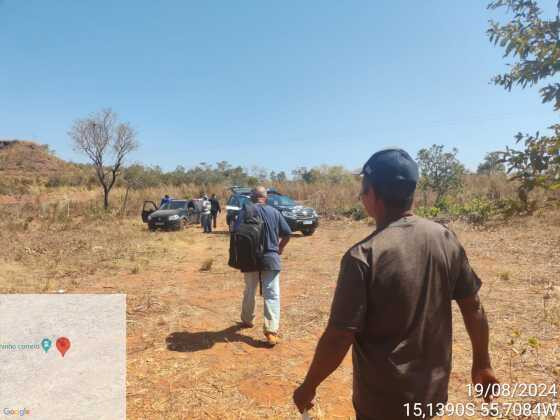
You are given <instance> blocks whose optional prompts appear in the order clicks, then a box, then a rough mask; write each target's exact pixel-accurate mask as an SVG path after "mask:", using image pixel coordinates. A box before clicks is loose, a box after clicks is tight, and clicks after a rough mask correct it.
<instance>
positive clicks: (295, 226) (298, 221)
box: [267, 191, 319, 236]
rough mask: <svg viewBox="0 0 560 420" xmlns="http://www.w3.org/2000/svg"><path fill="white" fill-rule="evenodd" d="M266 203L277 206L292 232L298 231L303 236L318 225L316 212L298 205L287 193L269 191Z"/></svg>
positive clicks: (307, 234) (311, 231) (313, 230)
mask: <svg viewBox="0 0 560 420" xmlns="http://www.w3.org/2000/svg"><path fill="white" fill-rule="evenodd" d="M267 204H268V205H270V206H272V207H275V208H277V209H278V210H279V211H280V213H282V216H284V218H285V219H286V222H288V225H289V226H290V229H292V231H293V232H296V231H300V232H301V233H303V234H304V235H305V236H310V235H313V233H315V230H316V229H317V227H319V215H318V214H317V212H316V211H315V210H314V209H312V208H311V207H304V206H301V205H298V204H297V203H296V202H295V201H294V200H292V199H291V198H290V197H288V196H287V195H282V194H280V193H278V192H276V191H274V192H270V191H269V193H268V200H267Z"/></svg>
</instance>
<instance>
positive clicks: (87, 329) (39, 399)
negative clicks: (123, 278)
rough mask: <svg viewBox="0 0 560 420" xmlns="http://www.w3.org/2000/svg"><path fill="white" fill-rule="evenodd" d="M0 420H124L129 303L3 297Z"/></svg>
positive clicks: (100, 298) (118, 298)
mask: <svg viewBox="0 0 560 420" xmlns="http://www.w3.org/2000/svg"><path fill="white" fill-rule="evenodd" d="M0 378H1V380H0V417H19V418H22V417H23V418H29V419H41V420H51V419H52V420H55V419H56V420H65V419H81V420H87V419H96V420H100V419H106V420H121V419H124V418H126V402H125V401H126V389H125V388H126V296H125V295H122V294H111V295H101V294H96V295H80V294H75V295H71V294H69V295H51V294H43V295H15V294H13V295H0Z"/></svg>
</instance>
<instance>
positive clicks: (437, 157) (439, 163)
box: [416, 144, 465, 205]
mask: <svg viewBox="0 0 560 420" xmlns="http://www.w3.org/2000/svg"><path fill="white" fill-rule="evenodd" d="M457 153H458V150H457V149H456V148H453V149H452V151H451V152H445V151H444V150H443V145H437V144H434V145H432V147H430V148H429V149H421V150H420V151H419V152H418V155H417V157H416V160H417V161H418V166H419V169H420V175H421V179H420V183H419V185H418V186H419V188H420V189H421V190H423V191H424V192H426V191H428V190H432V191H434V192H435V193H436V205H438V204H439V203H441V200H442V199H443V197H444V196H445V195H446V194H448V193H450V192H451V191H456V190H458V189H460V188H461V186H462V185H463V174H464V173H465V167H464V166H463V165H462V164H461V162H459V160H458V159H457Z"/></svg>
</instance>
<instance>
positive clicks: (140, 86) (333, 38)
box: [0, 0, 557, 173]
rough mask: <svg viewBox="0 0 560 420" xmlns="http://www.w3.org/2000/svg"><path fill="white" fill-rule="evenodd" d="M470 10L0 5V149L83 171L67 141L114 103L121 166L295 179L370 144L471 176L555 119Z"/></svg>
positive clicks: (481, 6) (180, 0) (480, 14)
mask: <svg viewBox="0 0 560 420" xmlns="http://www.w3.org/2000/svg"><path fill="white" fill-rule="evenodd" d="M502 13H503V12H500V13H497V12H489V11H487V10H486V2H485V1H478V0H476V1H475V0H463V1H445V0H438V1H436V0H426V1H422V2H412V1H409V0H385V1H373V0H372V1H341V0H332V1H330V0H329V1H327V0H324V1H282V2H272V1H261V0H254V1H249V0H244V1H239V2H234V1H226V0H223V1H185V0H174V1H172V0H165V1H153V0H150V1H146V0H126V1H125V0H119V1H110V0H96V1H76V0H56V1H55V0H52V1H47V0H0V138H8V139H10V138H20V139H34V140H36V141H38V142H41V143H47V144H49V145H50V146H51V147H52V148H53V149H54V150H55V151H56V152H57V154H58V155H59V156H61V157H63V158H65V159H69V160H74V161H85V159H84V158H83V157H80V155H78V154H76V153H75V152H74V151H73V150H72V147H71V144H70V140H69V138H68V135H67V132H68V129H69V128H70V126H71V125H72V122H73V120H74V119H76V118H82V117H86V116H87V115H88V114H90V113H91V112H94V111H97V110H99V109H101V108H104V107H111V108H113V110H114V111H116V112H117V113H118V114H119V116H120V118H121V119H122V120H125V121H129V122H130V123H131V124H132V125H133V126H134V127H135V128H136V130H137V131H138V139H139V141H140V143H141V148H140V149H139V150H138V151H137V152H135V153H134V154H133V155H132V156H131V157H130V159H129V162H132V161H138V162H142V163H145V164H149V165H160V166H161V167H162V168H164V169H165V170H171V169H174V168H175V167H176V166H177V165H183V166H185V167H192V166H194V165H196V164H197V163H199V162H209V163H214V162H217V161H221V160H227V161H229V162H230V163H232V164H234V165H242V166H245V167H251V166H252V165H259V166H262V167H266V168H268V169H270V170H276V171H278V170H285V171H286V172H288V173H289V172H290V171H291V170H292V169H293V168H295V167H298V166H307V167H312V166H316V165H320V164H342V165H344V166H346V167H347V168H349V169H355V168H358V167H360V166H361V165H362V164H363V162H364V161H365V160H366V159H367V158H368V157H369V155H370V154H372V153H373V152H374V151H376V150H377V149H380V148H382V147H386V146H393V145H396V146H401V147H403V148H405V149H406V150H408V151H409V152H410V153H411V154H413V155H415V154H416V152H417V151H418V150H419V149H420V148H422V147H427V146H430V145H431V144H434V143H437V144H444V145H446V146H448V147H457V148H458V149H459V158H460V159H461V160H462V161H463V162H464V163H465V164H466V165H467V166H468V167H470V168H476V165H477V164H478V163H479V162H480V160H481V159H482V158H483V156H484V154H485V153H486V152H489V151H493V150H498V149H503V148H504V146H505V145H513V144H514V140H513V135H514V134H515V133H517V132H518V131H524V132H533V131H536V130H538V129H544V128H546V127H548V126H549V125H551V124H552V123H554V122H557V119H556V118H557V116H556V115H555V113H554V112H553V111H552V107H551V106H550V105H542V104H541V103H540V98H539V95H538V91H537V89H527V90H525V91H522V90H514V91H512V92H511V93H508V92H506V91H504V90H503V89H502V88H500V87H497V86H494V85H491V84H490V83H489V82H490V79H491V76H492V75H493V74H496V73H498V72H500V71H503V70H505V69H506V65H505V63H506V60H504V59H503V58H502V50H501V49H499V48H497V47H493V46H492V45H491V44H490V43H489V41H488V39H487V37H486V34H485V31H486V28H487V26H488V20H489V19H490V18H491V17H500V16H502Z"/></svg>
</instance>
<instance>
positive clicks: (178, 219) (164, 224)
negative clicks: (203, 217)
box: [142, 200, 192, 230]
mask: <svg viewBox="0 0 560 420" xmlns="http://www.w3.org/2000/svg"><path fill="white" fill-rule="evenodd" d="M188 203H189V200H171V201H169V202H167V203H165V204H163V205H162V206H161V207H159V208H158V207H157V206H156V204H155V203H154V202H153V201H144V205H143V206H142V221H143V222H144V223H147V224H148V228H149V229H150V230H156V229H173V230H179V229H182V228H185V227H186V226H187V224H188V223H189V217H190V213H192V211H191V212H189V209H188Z"/></svg>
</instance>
